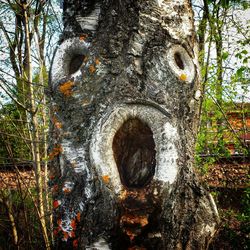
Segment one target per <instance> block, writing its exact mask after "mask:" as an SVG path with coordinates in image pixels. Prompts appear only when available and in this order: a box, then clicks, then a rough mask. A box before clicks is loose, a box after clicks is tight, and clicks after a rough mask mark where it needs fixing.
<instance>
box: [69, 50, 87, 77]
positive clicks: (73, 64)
mask: <svg viewBox="0 0 250 250" xmlns="http://www.w3.org/2000/svg"><path fill="white" fill-rule="evenodd" d="M84 59H85V56H84V55H82V54H76V55H73V56H72V58H71V60H70V62H69V75H72V74H74V73H75V72H76V71H78V70H79V69H80V67H81V66H82V65H83V63H84Z"/></svg>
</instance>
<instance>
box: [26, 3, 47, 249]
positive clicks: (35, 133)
mask: <svg viewBox="0 0 250 250" xmlns="http://www.w3.org/2000/svg"><path fill="white" fill-rule="evenodd" d="M24 29H25V52H26V54H25V55H26V58H25V61H26V63H25V66H26V67H25V71H24V72H25V77H26V79H25V80H26V82H27V84H28V89H29V97H30V103H29V104H30V116H31V124H32V142H31V143H32V146H33V151H34V162H35V175H36V188H37V193H38V209H39V216H40V218H39V219H40V223H41V229H42V235H43V238H44V243H45V246H46V249H50V242H49V238H48V233H47V227H46V220H45V212H44V200H43V181H42V173H41V155H40V148H39V141H40V137H39V124H38V120H37V110H36V103H35V96H34V86H33V84H32V61H31V45H30V42H31V38H30V30H29V18H28V13H27V10H26V8H25V6H24Z"/></svg>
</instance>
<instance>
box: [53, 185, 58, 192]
mask: <svg viewBox="0 0 250 250" xmlns="http://www.w3.org/2000/svg"><path fill="white" fill-rule="evenodd" d="M57 191H58V185H54V186H53V188H52V192H53V193H56V192H57Z"/></svg>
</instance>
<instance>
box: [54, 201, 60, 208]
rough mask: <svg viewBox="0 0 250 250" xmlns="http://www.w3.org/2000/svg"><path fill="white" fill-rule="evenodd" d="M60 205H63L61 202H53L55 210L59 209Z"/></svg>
mask: <svg viewBox="0 0 250 250" xmlns="http://www.w3.org/2000/svg"><path fill="white" fill-rule="evenodd" d="M60 204H61V202H60V201H58V200H54V201H53V208H54V209H56V208H58V207H59V206H60Z"/></svg>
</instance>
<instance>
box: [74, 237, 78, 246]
mask: <svg viewBox="0 0 250 250" xmlns="http://www.w3.org/2000/svg"><path fill="white" fill-rule="evenodd" d="M73 247H74V248H77V247H78V239H75V240H74V241H73Z"/></svg>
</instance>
